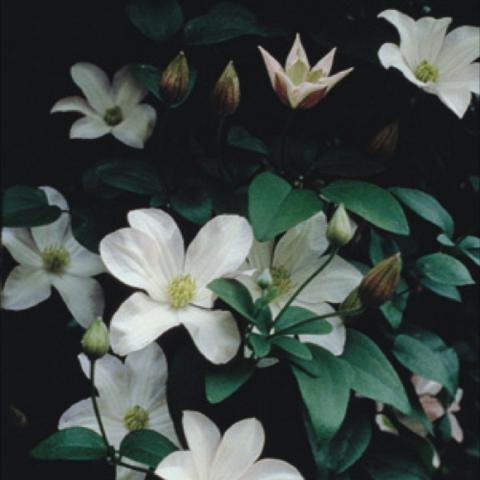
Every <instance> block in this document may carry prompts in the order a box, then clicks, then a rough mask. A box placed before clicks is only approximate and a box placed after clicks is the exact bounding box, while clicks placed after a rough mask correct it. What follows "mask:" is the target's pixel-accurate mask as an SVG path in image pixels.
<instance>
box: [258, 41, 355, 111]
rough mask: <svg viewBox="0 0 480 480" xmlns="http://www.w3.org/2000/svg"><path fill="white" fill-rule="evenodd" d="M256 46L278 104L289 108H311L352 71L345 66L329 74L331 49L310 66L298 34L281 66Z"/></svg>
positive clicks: (332, 53) (332, 54) (331, 58)
mask: <svg viewBox="0 0 480 480" xmlns="http://www.w3.org/2000/svg"><path fill="white" fill-rule="evenodd" d="M258 48H259V50H260V53H261V54H262V57H263V61H264V62H265V66H266V67H267V72H268V76H269V77H270V82H271V83H272V87H273V89H274V90H275V93H276V94H277V96H278V98H279V99H280V101H281V102H282V103H284V104H285V105H287V106H288V107H290V108H293V109H296V108H300V109H308V108H312V107H314V106H315V105H316V104H317V103H318V102H319V101H320V100H322V98H323V97H325V95H327V93H328V92H329V91H330V90H331V89H332V88H333V87H334V86H335V85H336V84H337V83H338V82H339V81H340V80H342V79H343V78H345V77H346V76H347V75H348V74H349V73H350V72H351V71H352V70H353V68H348V69H347V70H342V71H341V72H338V73H336V74H335V75H332V76H329V75H330V71H331V70H332V65H333V59H334V57H335V51H336V49H335V48H334V49H333V50H331V51H330V52H329V53H327V55H325V56H324V57H323V58H322V59H321V60H320V61H318V63H317V64H316V65H314V66H313V67H311V66H310V63H309V61H308V58H307V54H306V53H305V49H304V48H303V45H302V41H301V39H300V35H299V34H298V33H297V35H296V37H295V41H294V43H293V46H292V48H291V50H290V53H289V54H288V57H287V61H286V63H285V68H283V67H282V66H281V65H280V63H279V62H277V60H275V59H274V58H273V57H272V56H271V55H270V54H269V53H268V52H267V51H266V50H265V49H264V48H262V47H258Z"/></svg>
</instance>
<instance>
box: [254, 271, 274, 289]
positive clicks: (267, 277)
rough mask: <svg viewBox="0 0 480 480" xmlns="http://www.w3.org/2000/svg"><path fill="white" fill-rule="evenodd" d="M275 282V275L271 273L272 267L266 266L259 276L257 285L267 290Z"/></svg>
mask: <svg viewBox="0 0 480 480" xmlns="http://www.w3.org/2000/svg"><path fill="white" fill-rule="evenodd" d="M272 283H273V277H272V274H271V273H270V269H268V268H266V269H265V270H264V271H263V272H262V273H261V274H260V275H259V276H258V278H257V285H258V286H259V287H260V288H261V289H262V290H266V289H267V288H270V287H271V286H272Z"/></svg>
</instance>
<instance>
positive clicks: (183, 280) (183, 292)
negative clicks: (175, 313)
mask: <svg viewBox="0 0 480 480" xmlns="http://www.w3.org/2000/svg"><path fill="white" fill-rule="evenodd" d="M196 291H197V284H196V283H195V280H194V279H193V278H192V277H191V276H190V274H188V273H187V274H186V275H179V276H178V277H175V278H174V279H173V280H171V281H170V283H169V285H168V288H167V294H168V299H169V300H170V305H171V306H172V307H173V308H184V307H186V306H187V305H188V304H189V303H190V302H191V301H192V300H193V297H194V296H195V292H196Z"/></svg>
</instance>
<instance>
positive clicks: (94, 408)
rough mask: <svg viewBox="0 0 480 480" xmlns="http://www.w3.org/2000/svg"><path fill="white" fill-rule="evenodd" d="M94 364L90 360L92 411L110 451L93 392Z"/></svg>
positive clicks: (93, 361) (94, 361)
mask: <svg viewBox="0 0 480 480" xmlns="http://www.w3.org/2000/svg"><path fill="white" fill-rule="evenodd" d="M95 363H96V360H90V385H91V397H92V405H93V411H94V412H95V417H96V418H97V423H98V428H99V429H100V432H101V434H102V438H103V441H104V442H105V445H106V447H107V449H110V443H109V442H108V437H107V432H106V431H105V427H104V425H103V421H102V416H101V415H100V409H99V408H98V402H97V395H96V391H95Z"/></svg>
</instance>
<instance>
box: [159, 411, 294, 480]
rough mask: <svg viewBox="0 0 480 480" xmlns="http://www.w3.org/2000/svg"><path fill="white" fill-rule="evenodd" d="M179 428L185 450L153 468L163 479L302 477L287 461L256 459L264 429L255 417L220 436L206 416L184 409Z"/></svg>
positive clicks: (270, 479) (276, 479)
mask: <svg viewBox="0 0 480 480" xmlns="http://www.w3.org/2000/svg"><path fill="white" fill-rule="evenodd" d="M183 431H184V433H185V437H186V439H187V443H188V448H189V450H186V451H179V452H173V453H171V454H170V455H169V456H168V457H166V458H165V459H164V460H163V461H162V462H161V463H160V465H158V467H157V469H156V470H155V473H156V474H157V475H159V476H161V477H162V478H164V479H165V480H303V476H302V475H301V474H300V472H299V471H298V470H297V469H296V468H295V467H293V466H292V465H290V464H289V463H287V462H284V461H282V460H273V459H263V460H259V461H257V459H258V458H259V457H260V455H261V453H262V450H263V446H264V443H265V432H264V430H263V427H262V424H261V423H260V422H259V421H258V420H256V419H255V418H249V419H246V420H242V421H240V422H237V423H235V424H234V425H232V426H231V427H230V428H229V429H228V430H227V431H226V432H225V433H224V435H223V437H222V436H221V434H220V431H219V430H218V428H217V426H216V425H215V424H214V423H213V422H212V421H211V420H209V419H208V418H207V417H205V416H204V415H202V414H201V413H198V412H189V411H187V412H184V414H183Z"/></svg>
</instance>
